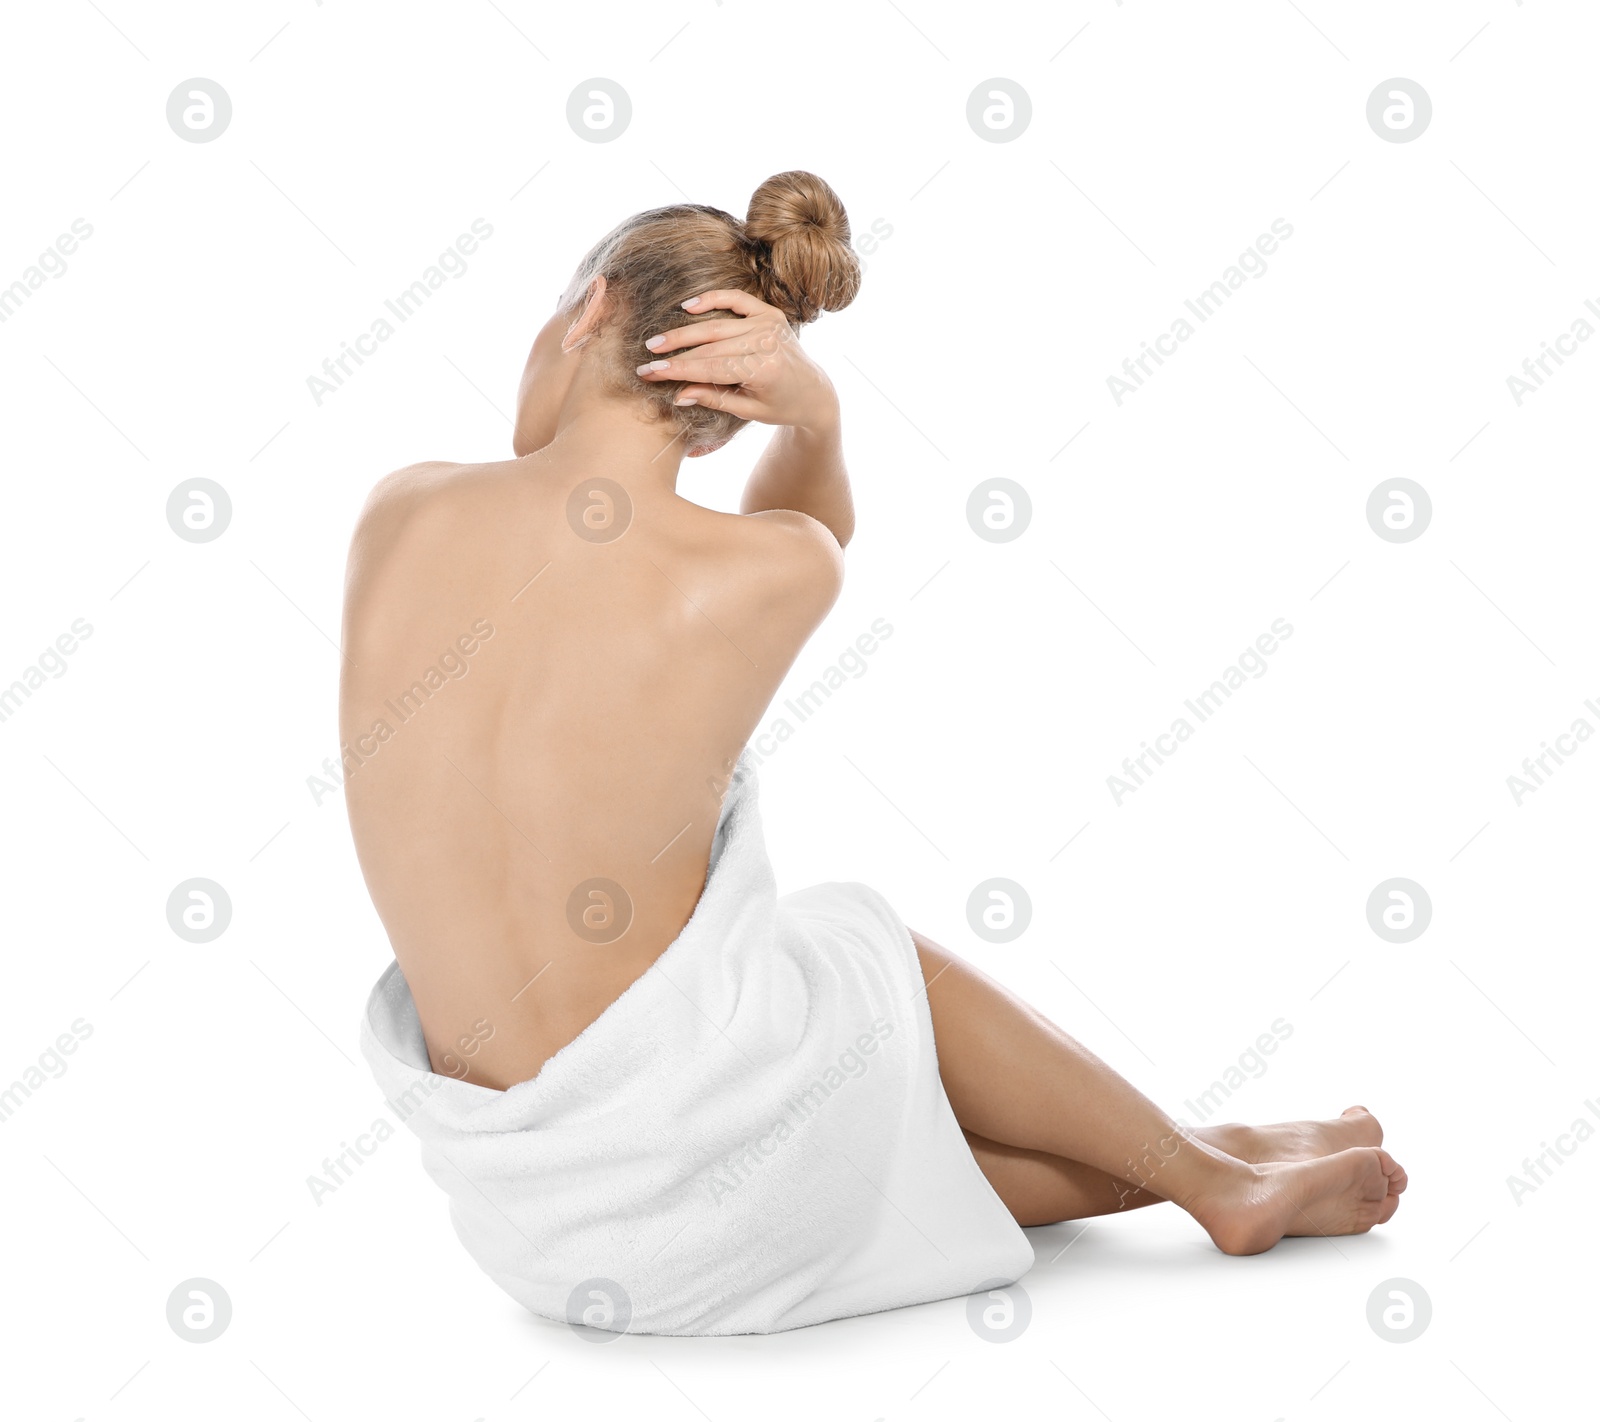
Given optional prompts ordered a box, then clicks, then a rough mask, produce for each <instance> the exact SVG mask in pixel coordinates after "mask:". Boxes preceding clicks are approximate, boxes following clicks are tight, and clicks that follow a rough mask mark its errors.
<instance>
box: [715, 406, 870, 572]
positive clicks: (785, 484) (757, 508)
mask: <svg viewBox="0 0 1600 1422" xmlns="http://www.w3.org/2000/svg"><path fill="white" fill-rule="evenodd" d="M767 509H795V510H797V511H798V512H800V513H803V514H810V515H811V517H812V518H814V519H816V521H817V522H818V523H820V524H822V525H824V526H825V527H826V528H827V530H828V531H829V532H830V533H831V534H833V536H834V537H835V538H836V539H838V540H839V546H840V547H841V548H843V547H844V546H845V545H846V544H847V543H849V542H850V538H851V535H852V534H854V533H855V530H856V511H855V504H854V503H853V502H852V501H851V498H850V474H849V471H848V470H846V468H845V466H844V444H843V442H842V441H841V439H840V435H839V405H838V401H837V400H835V401H834V403H833V413H832V418H827V417H826V416H825V415H824V417H823V418H821V419H819V420H818V421H817V422H816V423H813V424H809V425H781V426H779V428H778V430H777V432H776V433H775V434H774V435H773V436H772V438H771V440H769V441H768V442H767V447H766V449H764V450H763V451H762V452H761V458H760V459H758V460H756V467H755V468H754V469H752V470H751V471H750V480H749V482H748V483H747V484H746V485H745V486H744V497H743V498H742V499H741V500H740V501H739V512H740V513H747V514H748V513H762V512H764V511H765V510H767Z"/></svg>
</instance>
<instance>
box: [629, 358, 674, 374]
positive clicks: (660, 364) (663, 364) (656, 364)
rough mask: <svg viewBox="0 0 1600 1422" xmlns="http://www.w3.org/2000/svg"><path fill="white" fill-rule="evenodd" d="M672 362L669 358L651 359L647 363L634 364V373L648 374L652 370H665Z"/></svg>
mask: <svg viewBox="0 0 1600 1422" xmlns="http://www.w3.org/2000/svg"><path fill="white" fill-rule="evenodd" d="M671 364H672V362H671V361H670V360H653V361H651V362H650V363H649V364H648V365H641V366H636V367H635V368H634V372H633V373H634V374H635V375H649V374H650V373H651V372H652V371H656V370H665V369H666V368H667V367H668V366H669V365H671Z"/></svg>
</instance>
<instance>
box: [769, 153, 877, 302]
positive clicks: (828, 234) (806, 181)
mask: <svg viewBox="0 0 1600 1422" xmlns="http://www.w3.org/2000/svg"><path fill="white" fill-rule="evenodd" d="M745 235H746V236H747V237H750V238H752V239H754V240H755V241H756V242H758V243H761V244H763V247H764V249H765V255H766V260H765V262H764V263H762V264H760V265H761V267H762V270H761V276H762V279H763V280H762V286H763V291H762V299H763V300H765V301H766V302H768V303H769V304H770V305H773V306H776V307H777V308H778V309H779V310H780V311H782V312H783V313H784V314H785V315H786V316H788V317H789V319H790V320H791V321H794V322H796V323H798V324H800V325H804V324H805V323H806V322H808V321H814V320H816V318H817V316H818V315H819V314H820V313H821V312H823V311H842V310H843V309H844V308H845V307H846V306H848V305H849V304H850V303H851V302H852V301H854V300H855V297H856V293H857V292H858V291H859V290H860V289H861V263H860V262H859V261H858V260H857V258H856V254H855V250H854V249H853V248H852V247H851V246H850V219H849V218H848V217H847V216H846V215H845V210H844V204H843V203H842V202H840V201H839V194H838V193H836V192H834V190H833V189H832V188H830V187H829V186H828V185H827V184H826V183H825V182H823V181H822V179H821V178H819V177H817V175H816V174H815V173H807V172H803V171H798V170H796V171H793V172H788V173H778V174H776V175H774V176H773V177H770V178H768V179H767V180H766V182H764V183H763V184H762V185H761V186H760V187H759V188H757V189H756V191H755V195H754V196H753V197H752V198H751V199H750V215H749V216H748V217H747V218H746V219H745Z"/></svg>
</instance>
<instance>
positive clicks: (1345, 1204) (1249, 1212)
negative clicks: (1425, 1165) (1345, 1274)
mask: <svg viewBox="0 0 1600 1422" xmlns="http://www.w3.org/2000/svg"><path fill="white" fill-rule="evenodd" d="M1405 1188H1406V1173H1405V1171H1404V1170H1402V1169H1401V1168H1400V1166H1399V1165H1398V1164H1397V1163H1396V1162H1395V1159H1394V1157H1393V1156H1392V1155H1390V1154H1389V1152H1388V1151H1386V1150H1382V1149H1380V1148H1378V1147H1375V1146H1356V1147H1354V1148H1352V1149H1350V1150H1342V1151H1339V1152H1337V1153H1336V1154H1334V1155H1326V1156H1320V1157H1318V1158H1316V1159H1314V1160H1302V1161H1275V1162H1269V1163H1267V1164H1263V1165H1256V1166H1254V1167H1253V1168H1252V1169H1251V1172H1250V1174H1249V1175H1248V1176H1246V1177H1244V1178H1243V1179H1240V1180H1236V1181H1234V1182H1233V1183H1231V1184H1230V1185H1229V1186H1227V1187H1226V1188H1225V1191H1224V1193H1223V1194H1221V1195H1219V1196H1214V1197H1212V1198H1210V1199H1206V1200H1202V1201H1199V1202H1197V1204H1196V1205H1195V1206H1193V1207H1191V1209H1190V1213H1191V1214H1193V1215H1194V1217H1195V1218H1196V1219H1197V1220H1199V1221H1200V1223H1201V1224H1202V1225H1203V1226H1204V1227H1205V1230H1206V1233H1207V1234H1209V1235H1210V1236H1211V1239H1212V1242H1213V1243H1215V1244H1216V1246H1217V1248H1218V1249H1220V1250H1221V1251H1222V1252H1223V1253H1224V1254H1260V1253H1261V1252H1262V1251H1263V1250H1267V1249H1271V1248H1272V1246H1273V1245H1274V1244H1276V1243H1277V1242H1278V1241H1279V1240H1280V1239H1282V1238H1283V1237H1284V1236H1285V1235H1307V1234H1316V1235H1338V1234H1365V1233H1366V1232H1367V1231H1368V1230H1369V1229H1371V1228H1372V1227H1373V1225H1377V1224H1383V1223H1384V1222H1385V1221H1387V1220H1388V1219H1390V1218H1391V1217H1392V1216H1393V1215H1394V1212H1395V1211H1396V1210H1397V1209H1398V1208H1399V1207H1400V1192H1401V1191H1402V1190H1404V1189H1405Z"/></svg>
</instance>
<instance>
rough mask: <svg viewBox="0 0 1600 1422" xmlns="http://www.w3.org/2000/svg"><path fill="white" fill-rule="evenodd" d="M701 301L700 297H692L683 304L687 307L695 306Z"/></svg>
mask: <svg viewBox="0 0 1600 1422" xmlns="http://www.w3.org/2000/svg"><path fill="white" fill-rule="evenodd" d="M699 300H700V298H699V297H698V296H691V297H690V298H689V299H688V300H687V301H685V302H684V303H683V305H685V306H693V305H694V304H695V303H696V302H697V301H699Z"/></svg>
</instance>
